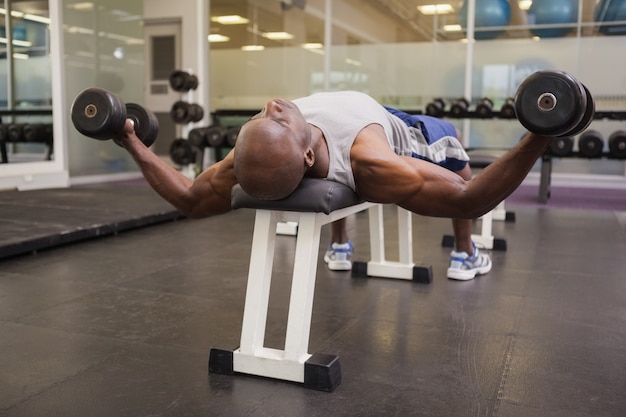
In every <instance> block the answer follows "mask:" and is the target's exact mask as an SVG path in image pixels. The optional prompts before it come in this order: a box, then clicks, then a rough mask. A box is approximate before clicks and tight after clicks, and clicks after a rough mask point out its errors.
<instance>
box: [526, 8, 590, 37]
mask: <svg viewBox="0 0 626 417" xmlns="http://www.w3.org/2000/svg"><path fill="white" fill-rule="evenodd" d="M577 21H578V0H534V1H533V3H532V5H531V6H530V8H529V9H528V24H529V25H549V24H555V23H556V24H559V23H576V22H577ZM572 29H573V28H554V29H531V32H532V33H533V34H534V35H536V36H539V37H542V38H556V37H559V36H565V35H567V34H568V33H570V32H571V31H572Z"/></svg>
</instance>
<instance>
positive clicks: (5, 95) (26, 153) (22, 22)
mask: <svg viewBox="0 0 626 417" xmlns="http://www.w3.org/2000/svg"><path fill="white" fill-rule="evenodd" d="M7 10H10V16H11V17H10V19H7ZM48 10H49V8H48V1H47V0H44V1H29V2H20V1H12V2H8V3H4V2H3V7H2V10H0V45H1V46H0V106H2V109H3V110H5V111H3V113H2V125H0V138H3V139H4V140H0V142H3V143H2V144H0V146H1V147H2V149H1V151H2V155H0V156H1V159H0V161H1V162H8V163H15V162H33V161H45V160H48V159H51V158H53V155H54V153H53V150H52V109H51V107H52V84H51V71H50V31H49V23H50V20H49V18H48V16H49V11H48Z"/></svg>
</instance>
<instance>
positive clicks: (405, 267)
mask: <svg viewBox="0 0 626 417" xmlns="http://www.w3.org/2000/svg"><path fill="white" fill-rule="evenodd" d="M397 213H398V239H399V240H398V250H399V261H398V262H393V261H388V260H387V259H386V258H385V230H384V223H383V222H384V218H383V205H381V204H376V205H374V206H372V207H370V208H369V228H370V256H371V260H370V261H369V262H353V263H352V276H353V277H380V278H397V279H406V280H413V281H416V282H421V283H425V284H428V283H430V282H432V267H430V266H426V267H423V266H415V264H414V263H413V231H412V221H411V212H409V211H408V210H405V209H403V208H401V207H397Z"/></svg>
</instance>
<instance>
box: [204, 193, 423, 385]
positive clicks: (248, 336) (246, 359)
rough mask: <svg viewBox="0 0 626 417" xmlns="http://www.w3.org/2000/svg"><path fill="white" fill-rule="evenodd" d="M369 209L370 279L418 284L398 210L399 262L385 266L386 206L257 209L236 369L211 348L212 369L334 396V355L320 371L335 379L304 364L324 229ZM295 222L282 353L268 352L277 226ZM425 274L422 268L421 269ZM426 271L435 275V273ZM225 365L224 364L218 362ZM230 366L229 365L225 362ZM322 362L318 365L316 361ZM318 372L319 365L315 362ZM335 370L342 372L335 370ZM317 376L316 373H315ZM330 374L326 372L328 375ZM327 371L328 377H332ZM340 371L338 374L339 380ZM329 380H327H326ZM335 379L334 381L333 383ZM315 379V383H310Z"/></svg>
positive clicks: (405, 214)
mask: <svg viewBox="0 0 626 417" xmlns="http://www.w3.org/2000/svg"><path fill="white" fill-rule="evenodd" d="M367 209H369V227H370V244H371V257H372V259H371V261H370V262H367V264H366V266H365V267H366V275H367V276H376V277H387V278H397V279H406V280H411V279H415V270H416V267H415V264H414V263H413V241H412V226H411V213H410V212H409V211H407V210H405V209H402V208H400V207H398V237H399V252H400V254H399V255H400V256H399V258H400V260H399V261H398V262H393V261H387V260H386V259H385V249H384V226H383V206H382V205H380V204H376V203H369V202H364V203H360V204H357V205H354V206H350V207H346V208H343V209H338V210H335V211H332V212H330V213H329V214H325V213H313V212H293V211H280V210H267V209H256V216H255V222H254V235H253V238H252V249H251V256H250V267H249V271H248V285H247V289H246V300H245V306H244V314H243V323H242V329H241V342H240V345H239V348H238V349H236V350H234V351H232V365H231V364H230V363H227V362H229V361H230V360H231V359H230V357H229V355H228V353H227V352H228V351H224V350H220V349H212V350H211V356H210V359H209V370H210V371H212V372H218V373H227V374H229V373H242V374H250V375H256V376H262V377H268V378H275V379H281V380H286V381H292V382H298V383H304V384H305V386H307V387H309V388H315V389H321V390H325V391H332V390H333V389H334V388H335V386H336V385H338V384H339V383H340V372H341V371H340V367H339V366H340V365H339V363H338V361H336V362H335V361H334V358H336V357H334V356H332V355H325V356H324V355H323V354H322V355H323V356H322V357H321V359H322V361H326V360H327V359H328V362H332V363H326V364H322V365H321V366H322V368H323V367H326V366H328V367H329V368H332V367H335V369H334V370H332V369H331V370H330V371H328V372H330V373H331V374H333V375H330V376H329V375H326V376H324V375H323V376H322V381H318V380H317V379H319V378H318V376H316V375H313V377H312V378H311V377H308V376H307V375H305V374H306V363H307V361H309V360H310V359H311V357H312V356H313V355H311V354H310V353H308V345H309V336H310V328H311V316H312V311H313V296H314V292H315V278H316V275H317V264H318V254H319V248H320V236H321V228H322V226H324V225H326V224H328V223H331V222H333V221H335V220H339V219H342V218H344V217H347V216H349V215H351V214H355V213H358V212H361V211H363V210H367ZM280 222H296V223H297V225H298V233H297V237H296V251H295V261H294V267H293V274H292V283H291V295H290V300H289V313H288V317H287V329H286V337H285V346H284V349H282V350H280V349H273V348H269V347H265V328H266V320H267V312H268V304H269V296H270V286H271V280H272V269H273V260H274V249H275V242H276V235H277V225H278V224H279V223H280ZM417 268H420V267H417ZM420 269H423V268H420ZM427 272H428V273H429V274H430V275H429V277H428V281H427V282H430V277H431V276H432V270H431V269H430V267H428V269H427ZM220 362H222V363H220ZM224 362H226V363H224ZM317 362H319V360H318V361H317ZM314 366H317V367H318V369H319V366H320V364H319V363H316V364H315V365H314ZM337 367H339V368H338V369H337ZM316 372H317V374H319V371H315V372H313V373H314V374H315V373H316ZM325 372H326V371H324V370H322V371H321V373H322V374H324V373H325ZM328 372H326V373H328ZM337 372H338V373H339V376H338V380H337ZM324 378H326V380H324ZM333 378H334V379H335V380H332V379H333ZM312 379H313V380H312Z"/></svg>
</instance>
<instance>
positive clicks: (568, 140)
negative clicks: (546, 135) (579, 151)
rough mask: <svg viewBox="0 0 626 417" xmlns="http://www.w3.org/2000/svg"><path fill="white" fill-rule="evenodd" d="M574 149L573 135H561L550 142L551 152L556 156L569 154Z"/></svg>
mask: <svg viewBox="0 0 626 417" xmlns="http://www.w3.org/2000/svg"><path fill="white" fill-rule="evenodd" d="M573 151H574V138H573V137H571V136H559V137H557V138H554V140H553V141H552V143H551V144H550V148H549V152H550V154H551V155H554V156H559V157H563V156H569V155H571V154H572V153H573Z"/></svg>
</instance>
